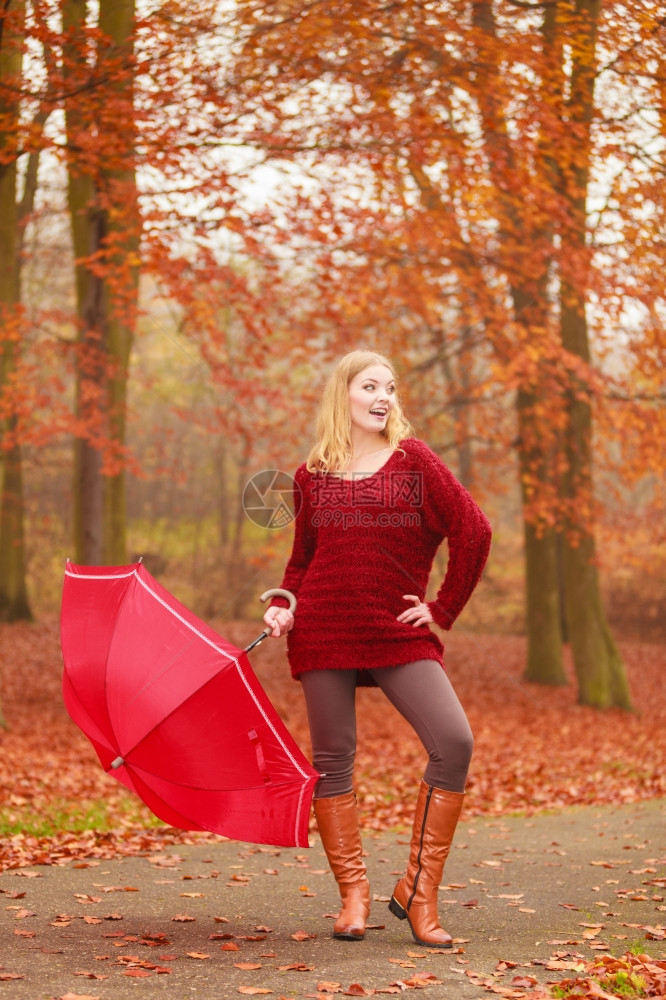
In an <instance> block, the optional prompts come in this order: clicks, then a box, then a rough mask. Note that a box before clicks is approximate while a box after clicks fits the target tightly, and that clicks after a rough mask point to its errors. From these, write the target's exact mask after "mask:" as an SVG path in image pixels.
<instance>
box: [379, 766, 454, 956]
mask: <svg viewBox="0 0 666 1000" xmlns="http://www.w3.org/2000/svg"><path fill="white" fill-rule="evenodd" d="M464 798H465V794H464V792H447V791H445V790H444V789H443V788H435V787H434V786H433V785H428V784H426V782H425V781H422V782H421V787H420V788H419V796H418V799H417V802H416V814H415V816H414V826H413V829H412V841H411V845H410V849H409V864H408V865H407V873H406V875H405V876H404V877H403V878H401V879H400V881H399V882H398V884H397V885H396V887H395V889H394V890H393V896H392V897H391V902H390V903H389V910H390V911H391V913H393V914H394V915H395V916H396V917H398V919H399V920H404V919H405V917H406V918H407V920H408V921H409V926H410V927H411V930H412V936H413V937H414V940H415V941H416V942H417V944H421V945H426V946H427V945H430V946H431V947H437V948H450V947H451V946H452V944H453V940H452V938H451V935H450V934H447V933H446V931H445V930H442V928H441V927H440V924H439V918H438V916H437V889H438V888H439V884H440V882H441V881H442V874H443V872H444V862H445V861H446V859H447V857H448V855H449V850H450V848H451V841H452V840H453V834H454V833H455V829H456V825H457V823H458V818H459V816H460V810H461V809H462V804H463V799H464Z"/></svg>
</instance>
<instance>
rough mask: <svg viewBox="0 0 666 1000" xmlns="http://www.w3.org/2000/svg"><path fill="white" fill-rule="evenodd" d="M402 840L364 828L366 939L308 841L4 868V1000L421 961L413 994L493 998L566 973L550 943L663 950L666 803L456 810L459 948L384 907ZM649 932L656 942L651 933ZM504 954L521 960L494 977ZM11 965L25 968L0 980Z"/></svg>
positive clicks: (374, 976)
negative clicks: (434, 945) (426, 938)
mask: <svg viewBox="0 0 666 1000" xmlns="http://www.w3.org/2000/svg"><path fill="white" fill-rule="evenodd" d="M406 841H407V835H406V834H404V833H403V834H394V833H391V834H372V835H368V836H366V837H365V839H364V844H365V846H366V849H367V852H368V858H367V862H368V869H369V873H370V876H371V880H372V888H373V893H374V900H375V902H374V903H373V909H372V914H371V923H374V924H376V925H377V927H376V929H373V930H369V931H368V933H367V935H366V939H365V941H362V942H358V943H357V942H351V943H348V942H342V941H335V940H333V939H332V938H331V936H330V935H331V928H332V922H333V921H332V919H331V917H330V916H328V914H331V913H333V912H334V911H335V909H336V904H337V890H336V887H335V884H334V882H333V879H332V876H331V875H330V873H329V871H328V869H327V864H326V858H325V856H324V854H323V851H322V849H321V845H320V843H319V841H318V840H316V839H315V840H314V843H313V847H312V848H311V849H310V850H308V851H299V850H285V849H278V848H270V847H261V848H259V847H255V846H253V845H246V844H239V843H237V842H233V841H222V842H220V843H217V844H214V845H200V846H199V845H198V846H196V847H174V848H170V849H168V851H166V852H165V853H164V854H162V855H154V856H152V857H146V858H125V859H122V860H117V861H101V862H99V863H98V862H94V863H93V864H92V865H90V863H89V862H88V863H85V866H83V865H82V864H81V863H78V864H77V863H76V862H71V863H69V864H67V865H65V866H63V867H39V868H32V869H21V870H14V871H6V872H4V873H3V874H2V875H1V876H0V966H3V967H4V968H0V1000H3V998H4V997H7V998H11V1000H40V998H51V997H54V998H60V997H62V996H65V995H66V994H68V993H71V994H75V995H78V996H86V997H90V996H92V997H100V998H101V1000H125V998H127V997H141V1000H154V998H157V997H167V998H174V1000H175V998H178V1000H190V998H192V1000H195V998H196V1000H219V998H224V997H239V996H240V995H243V992H244V991H241V989H240V988H241V987H243V988H245V987H254V988H257V989H262V990H271V991H272V994H270V995H272V996H273V997H275V998H279V997H296V998H300V997H316V996H317V995H318V993H320V994H321V995H322V996H327V995H331V996H332V995H341V994H339V993H338V994H326V993H325V992H324V991H323V990H322V988H321V987H320V985H319V984H322V983H329V984H330V983H339V984H340V986H341V988H342V990H344V991H347V990H348V989H349V986H350V985H351V984H352V983H360V984H361V985H362V986H363V987H364V988H365V989H366V990H368V991H369V990H370V989H375V990H384V989H386V988H387V987H389V986H390V985H391V984H393V983H396V982H397V981H398V980H402V981H403V982H404V981H408V980H409V979H410V978H412V977H414V976H415V974H417V973H425V974H431V975H433V976H436V977H437V979H439V980H440V981H441V982H439V983H436V982H433V981H432V980H430V981H429V985H428V986H427V987H426V988H425V989H423V990H422V992H420V993H419V996H423V997H424V998H428V997H433V998H440V997H442V998H448V997H460V998H461V1000H467V998H469V1000H476V998H481V997H483V996H492V995H493V994H492V993H488V992H486V991H485V989H484V987H483V985H482V980H483V979H484V978H486V979H487V978H488V977H490V976H492V975H493V974H495V976H497V983H498V984H499V985H502V986H510V985H511V980H512V979H513V977H514V976H516V975H517V974H519V975H526V976H528V975H529V976H534V977H535V978H536V979H537V980H538V982H539V983H542V984H544V983H546V982H548V981H549V980H550V981H557V980H559V979H561V978H564V977H565V976H567V975H573V974H574V973H569V972H567V971H566V970H561V971H556V970H552V969H548V968H546V963H548V962H549V960H551V958H552V956H554V955H555V954H556V953H559V961H562V962H565V963H566V962H571V961H575V960H576V956H583V957H584V958H585V959H586V960H589V959H590V958H592V957H593V956H594V955H595V954H600V953H603V952H604V950H605V949H604V947H603V946H607V950H608V951H609V952H611V953H613V954H616V955H617V954H621V953H622V952H623V951H625V950H627V949H628V948H629V947H630V946H636V945H638V946H639V947H640V948H642V949H644V950H645V951H646V952H648V953H649V954H651V955H652V956H653V957H654V958H658V959H663V958H665V957H666V941H664V940H659V939H658V938H659V928H660V927H664V925H666V801H653V802H646V803H641V804H639V805H634V806H624V807H619V808H611V807H603V808H602V807H599V808H596V807H590V808H580V809H570V810H566V811H563V812H561V813H559V814H552V815H543V816H536V817H532V818H527V819H526V818H525V817H508V818H503V819H495V820H493V819H474V820H466V821H464V822H462V823H461V824H460V826H459V828H458V832H457V835H456V841H455V844H454V848H453V850H452V852H451V857H450V859H449V862H448V864H447V869H446V873H445V879H444V881H445V883H446V887H443V888H442V891H441V892H440V913H441V915H442V922H443V924H444V926H445V927H447V929H448V930H449V931H450V933H452V934H453V935H454V937H455V938H457V939H459V944H458V948H459V949H460V951H459V952H458V953H451V952H447V953H440V954H438V953H435V952H431V951H428V950H427V949H425V948H421V947H419V946H417V945H416V944H415V943H414V941H413V940H412V939H411V936H410V935H409V930H408V928H407V925H406V923H405V922H400V921H398V920H396V919H395V918H394V917H393V916H391V914H390V913H389V912H388V909H387V906H386V899H387V898H388V897H389V895H390V893H391V890H392V888H393V885H394V883H395V881H396V878H397V875H398V874H399V873H400V872H401V870H402V869H403V867H404V864H405V861H406V852H407V845H406ZM31 876H33V877H31ZM35 876H36V877H35ZM130 888H131V889H133V890H135V891H128V890H129V889H130ZM17 893H18V894H20V895H16V894H17ZM174 918H175V919H174ZM184 918H188V919H184ZM646 927H651V928H655V929H656V931H657V934H656V938H646V934H650V933H651V932H650V931H646V929H645V928H646ZM299 932H300V933H299ZM211 935H213V937H211ZM219 935H225V937H220V936H219ZM595 945H597V946H599V947H597V948H594V947H593V946H595ZM196 956H207V957H196ZM396 960H397V961H396ZM502 961H509V962H516V963H518V966H517V967H516V968H515V969H514V968H510V969H509V970H506V971H504V974H503V975H501V976H500V975H498V972H497V970H496V967H497V964H498V963H499V962H502ZM141 963H144V964H143V965H142V964H141ZM243 963H244V964H245V965H246V966H250V967H246V968H239V967H238V965H239V964H243ZM399 963H403V964H399ZM523 963H527V965H525V966H523ZM529 963H532V964H529ZM151 966H152V968H150V967H151ZM252 966H257V967H254V968H253V967H252ZM301 966H303V968H301ZM155 967H158V968H162V969H167V970H169V971H168V972H158V971H157V970H156V968H155ZM501 971H502V970H501V969H500V972H501ZM137 972H139V973H142V975H138V976H137V975H136V974H135V973H137ZM6 973H14V974H16V975H20V976H22V977H23V978H20V979H11V980H9V979H8V980H3V979H2V976H3V975H5V974H6ZM76 973H88V974H94V975H98V976H100V977H105V978H100V979H92V978H85V977H83V976H79V975H77V974H76ZM128 973H132V974H131V975H128ZM146 973H148V975H146ZM469 973H473V974H475V975H473V976H470V975H469ZM426 982H428V981H427V980H426ZM401 992H403V991H402V990H401ZM247 995H252V994H247ZM255 995H263V994H261V993H259V994H255ZM379 995H381V994H379Z"/></svg>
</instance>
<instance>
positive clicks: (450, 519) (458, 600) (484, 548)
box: [419, 442, 492, 630]
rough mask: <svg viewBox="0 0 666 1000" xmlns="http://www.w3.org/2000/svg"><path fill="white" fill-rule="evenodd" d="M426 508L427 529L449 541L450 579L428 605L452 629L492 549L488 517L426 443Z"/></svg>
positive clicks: (423, 452) (438, 620) (442, 624)
mask: <svg viewBox="0 0 666 1000" xmlns="http://www.w3.org/2000/svg"><path fill="white" fill-rule="evenodd" d="M420 444H421V447H420V448H419V453H420V456H421V460H422V466H423V509H424V515H425V521H426V524H427V526H428V527H429V528H430V529H431V530H432V531H434V532H435V533H436V534H440V535H441V536H442V538H444V537H446V538H447V539H448V546H449V561H448V564H447V568H446V576H445V577H444V580H443V582H442V585H441V587H440V588H439V590H438V592H437V597H436V598H435V600H434V601H428V602H426V603H427V605H428V607H429V608H430V612H431V614H432V617H433V619H434V620H435V622H436V623H437V624H438V625H439V626H440V628H443V629H446V630H448V629H450V628H451V626H452V625H453V623H454V621H455V620H456V618H457V617H458V615H459V614H460V612H461V611H462V609H463V608H464V607H465V605H466V604H467V601H468V600H469V598H470V597H471V595H472V591H473V590H474V588H475V587H476V585H477V583H478V582H479V579H480V577H481V573H482V571H483V567H484V566H485V564H486V560H487V558H488V552H489V550H490V539H491V535H492V531H491V527H490V523H489V522H488V519H487V517H486V516H485V514H484V513H483V511H482V510H481V508H480V507H479V506H478V504H477V503H476V502H475V501H474V499H473V498H472V496H471V495H470V493H468V491H467V490H466V489H465V487H464V486H463V485H462V483H459V482H458V480H457V479H456V477H455V476H454V475H453V473H452V472H451V470H450V469H448V468H447V466H446V465H445V464H444V462H443V461H442V460H441V458H439V456H438V455H436V454H435V452H434V451H432V449H430V448H429V447H428V446H427V445H425V444H424V443H423V442H420Z"/></svg>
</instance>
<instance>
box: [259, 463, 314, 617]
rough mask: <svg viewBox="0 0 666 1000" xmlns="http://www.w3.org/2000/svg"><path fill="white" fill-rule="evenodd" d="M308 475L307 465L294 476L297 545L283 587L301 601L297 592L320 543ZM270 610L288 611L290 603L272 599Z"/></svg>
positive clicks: (292, 551)
mask: <svg viewBox="0 0 666 1000" xmlns="http://www.w3.org/2000/svg"><path fill="white" fill-rule="evenodd" d="M308 479H309V475H308V472H307V470H306V468H305V465H301V466H299V467H298V469H297V470H296V473H295V475H294V490H293V496H294V510H295V511H296V520H295V523H294V541H293V545H292V550H291V556H290V557H289V562H288V563H287V565H286V567H285V571H284V576H283V578H282V583H281V584H280V587H281V588H282V589H283V590H289V591H291V593H292V594H293V595H294V597H298V588H299V586H300V584H301V581H302V579H303V577H304V576H305V573H306V571H307V568H308V566H309V565H310V561H311V559H312V556H313V555H314V550H315V545H316V541H317V534H316V528H315V526H314V524H313V523H312V504H311V501H310V491H309V482H308ZM268 606H269V607H270V608H273V607H278V608H288V607H289V601H288V600H287V599H286V597H273V598H272V600H271V602H270V604H269V605H268Z"/></svg>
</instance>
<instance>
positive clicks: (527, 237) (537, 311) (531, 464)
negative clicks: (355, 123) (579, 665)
mask: <svg viewBox="0 0 666 1000" xmlns="http://www.w3.org/2000/svg"><path fill="white" fill-rule="evenodd" d="M549 16H550V15H549V14H548V13H547V14H546V17H547V18H548V17H549ZM472 19H473V23H474V26H475V28H476V29H477V30H478V32H479V36H478V37H479V39H480V42H479V48H480V52H479V70H478V75H479V83H480V86H479V89H478V94H477V98H478V101H479V106H480V110H481V118H482V123H483V134H484V143H485V147H486V154H487V156H488V161H489V163H490V169H491V174H492V176H493V180H494V182H495V188H496V199H497V217H498V219H499V220H500V226H499V238H500V242H501V245H502V252H503V259H504V262H505V266H504V270H505V273H506V275H507V278H508V280H509V284H510V287H511V298H512V300H513V308H514V314H515V317H516V321H517V324H518V326H519V327H523V329H524V331H525V333H524V338H525V344H528V343H529V341H530V340H531V339H533V338H536V337H538V336H548V330H549V322H548V304H547V302H548V297H547V286H548V270H549V262H550V260H551V259H552V251H551V244H552V234H551V232H550V230H549V229H548V228H544V227H543V225H541V226H537V227H536V228H534V226H533V225H531V224H530V223H529V222H528V221H526V220H525V218H523V215H522V204H521V200H520V198H519V196H518V192H519V182H518V178H519V172H518V168H517V160H518V157H517V155H516V152H515V150H514V148H513V145H512V141H511V138H510V136H509V132H508V128H507V115H506V111H505V108H504V107H503V105H502V94H503V92H504V91H503V88H502V86H501V81H500V72H499V65H498V59H499V57H500V52H501V46H500V42H499V36H498V33H497V26H496V23H495V16H494V13H493V7H492V3H491V0H475V2H474V3H473V5H472ZM526 251H527V253H528V254H529V255H530V256H531V257H533V258H534V259H539V258H540V257H541V259H542V263H541V268H540V271H538V272H535V273H534V274H533V277H532V279H531V281H529V282H526V283H524V284H523V285H521V284H520V282H519V280H518V279H519V277H520V276H521V275H522V274H524V273H529V272H530V270H531V268H530V267H529V266H527V254H526ZM496 346H497V345H496ZM521 349H523V350H524V349H525V348H524V346H522V347H521V345H520V344H518V345H516V346H515V347H514V348H513V350H514V351H518V350H521ZM537 377H538V376H537ZM544 392H545V390H544ZM540 395H541V393H540V387H539V385H537V384H535V382H534V381H533V382H532V384H529V383H527V382H526V383H525V384H522V385H521V386H520V387H519V389H518V391H517V393H516V410H517V422H518V445H517V447H518V461H519V466H520V480H521V492H522V498H523V510H524V513H523V532H524V540H525V596H526V614H527V618H526V624H527V662H526V669H525V675H524V676H525V679H526V680H531V681H537V682H539V683H542V684H566V682H567V681H566V674H565V671H564V663H563V659H562V634H561V614H560V600H559V574H558V560H557V532H556V530H555V528H554V527H553V526H552V525H550V524H547V523H545V522H544V521H543V520H536V519H535V518H534V515H533V514H531V513H530V512H529V506H530V501H533V499H534V493H535V491H537V490H539V489H541V488H543V486H544V485H545V484H547V483H548V480H549V477H551V476H552V470H551V462H550V460H549V458H550V456H549V454H548V448H547V447H546V446H544V441H546V440H548V439H549V438H552V431H551V428H550V427H549V426H548V420H547V418H546V417H544V415H543V408H539V407H538V406H537V404H538V403H539V402H542V400H540V398H539V397H540Z"/></svg>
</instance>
